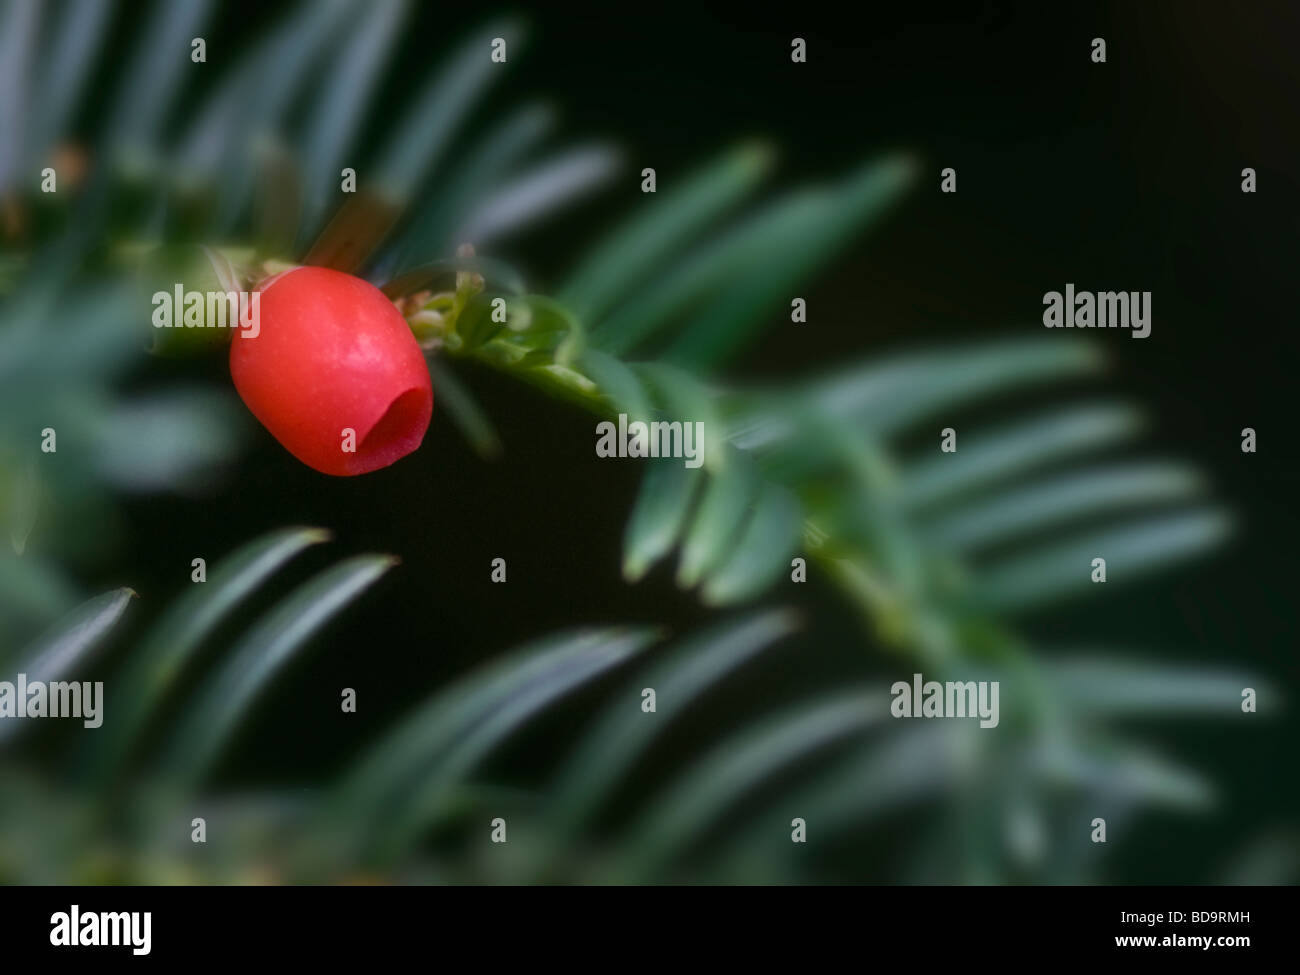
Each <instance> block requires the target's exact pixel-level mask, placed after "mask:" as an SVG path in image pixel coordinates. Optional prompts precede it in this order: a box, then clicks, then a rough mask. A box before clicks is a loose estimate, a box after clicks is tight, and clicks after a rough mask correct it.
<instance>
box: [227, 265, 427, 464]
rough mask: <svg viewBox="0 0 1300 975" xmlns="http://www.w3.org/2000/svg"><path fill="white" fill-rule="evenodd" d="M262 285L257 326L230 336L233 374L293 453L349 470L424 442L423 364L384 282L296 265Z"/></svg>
mask: <svg viewBox="0 0 1300 975" xmlns="http://www.w3.org/2000/svg"><path fill="white" fill-rule="evenodd" d="M259 290H260V292H261V295H260V297H259V299H258V302H259V309H258V315H259V319H258V320H259V327H258V328H257V329H256V330H253V329H249V330H248V332H247V334H245V333H243V332H242V331H241V332H240V333H238V334H236V335H235V336H234V338H233V341H232V342H231V347H230V375H231V378H233V379H234V381H235V389H237V390H238V391H239V395H240V397H241V398H242V399H243V401H244V403H245V404H246V405H247V406H248V408H249V409H250V410H251V411H252V412H253V415H254V416H255V417H257V418H258V420H260V421H261V423H262V425H263V426H265V427H266V429H267V430H269V431H270V433H271V435H272V436H273V437H275V439H276V440H278V441H280V443H281V444H283V445H284V447H285V448H286V449H287V450H288V451H289V453H291V454H293V455H294V456H295V457H297V458H298V459H299V460H300V461H302V462H303V463H304V464H306V465H307V466H308V467H312V468H314V469H315V470H318V471H321V472H322V473H324V474H335V475H339V476H347V475H352V474H365V473H366V472H368V471H373V470H377V469H378V468H380V467H387V466H388V465H389V464H391V463H393V462H394V461H396V460H399V459H401V458H402V457H405V456H406V455H407V454H409V453H411V452H412V451H413V450H415V449H416V448H417V447H419V446H420V442H421V441H422V440H423V439H424V433H425V431H426V430H428V429H429V419H430V417H431V416H432V415H433V387H432V385H431V384H430V382H429V369H428V366H427V365H426V363H425V361H424V354H423V353H422V352H421V351H420V347H419V345H418V344H417V343H416V341H415V337H414V336H413V335H412V334H411V330H410V328H409V327H408V326H407V324H406V320H405V319H404V318H403V317H402V315H401V313H400V312H399V311H398V310H397V308H396V307H394V305H393V303H392V302H391V301H389V300H388V298H386V297H385V296H384V294H383V292H381V291H380V290H379V289H378V288H376V287H375V286H374V285H372V284H369V283H367V282H365V281H362V280H361V279H360V278H355V277H353V276H352V275H350V274H344V273H342V272H341V271H332V270H329V269H328V268H321V267H297V268H293V269H292V270H289V271H285V272H283V273H281V274H277V275H276V276H275V277H272V278H270V279H268V280H267V281H266V282H265V283H264V284H263V285H262V286H261V288H260V289H259ZM254 331H256V334H253V333H254Z"/></svg>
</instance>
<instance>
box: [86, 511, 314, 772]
mask: <svg viewBox="0 0 1300 975" xmlns="http://www.w3.org/2000/svg"><path fill="white" fill-rule="evenodd" d="M328 538H329V533H328V532H326V531H323V530H321V529H319V528H289V529H284V530H282V531H277V532H272V533H271V534H269V535H265V536H263V537H261V538H258V539H256V540H255V541H252V542H249V543H248V544H246V545H244V546H242V547H241V548H239V549H237V550H236V551H234V552H232V553H231V554H230V555H228V556H227V557H226V558H224V559H222V560H221V561H220V562H219V563H217V564H216V565H214V566H213V567H212V571H211V572H210V573H209V574H208V576H207V581H206V582H203V583H194V584H192V588H190V589H189V590H188V591H187V592H186V593H185V594H184V595H183V596H181V597H180V598H179V599H176V600H175V601H174V602H172V604H171V605H170V606H169V607H168V609H167V611H166V612H165V613H164V614H163V616H162V617H161V618H160V619H159V620H158V622H157V623H155V624H154V626H153V628H152V629H151V630H150V631H149V633H148V634H146V636H145V639H144V640H143V642H142V643H141V644H140V645H139V647H138V648H137V649H136V650H135V651H134V652H133V653H132V654H131V655H130V657H129V658H128V660H127V662H126V666H125V669H124V670H123V672H122V674H121V676H120V677H118V678H117V679H116V680H114V681H113V683H112V684H111V685H110V691H109V704H110V706H111V707H112V709H113V715H114V718H113V721H112V722H111V723H110V724H109V725H108V726H107V727H105V728H104V729H103V731H102V732H101V733H100V734H99V735H97V736H95V738H94V739H93V740H90V741H89V742H88V744H87V746H86V749H85V752H84V754H83V760H82V763H81V765H82V771H83V773H84V774H88V775H91V776H93V777H94V779H95V781H97V782H108V781H111V780H112V778H113V776H114V775H115V774H116V773H117V772H118V771H119V770H120V769H121V765H122V762H123V760H124V759H125V758H126V756H127V753H128V752H129V750H130V749H131V746H132V745H133V744H134V743H135V742H136V741H138V740H139V737H140V734H141V732H142V731H143V729H144V727H145V725H146V723H147V722H148V719H149V718H150V716H151V715H153V714H155V713H156V712H157V710H158V709H159V708H160V707H161V705H162V704H163V702H164V700H165V699H166V698H167V696H168V694H169V693H170V692H172V690H173V689H174V688H175V686H176V681H177V679H178V678H179V677H180V675H181V673H182V671H183V670H184V667H185V665H186V664H187V663H188V662H189V661H190V660H191V659H192V658H193V657H194V656H195V654H196V653H197V651H198V650H199V648H200V646H201V645H202V643H203V641H204V640H206V639H207V638H208V637H209V636H210V635H211V634H212V632H213V631H214V630H215V629H216V628H217V627H218V626H220V625H221V624H222V623H223V622H225V621H226V620H227V619H228V618H229V617H230V615H231V614H232V613H233V612H234V610H235V608H236V607H238V606H239V604H240V603H242V602H243V601H244V600H246V599H248V598H249V597H250V596H252V595H254V594H256V593H257V592H258V591H259V590H260V589H261V588H262V586H263V585H264V584H265V583H266V581H267V580H268V579H270V578H271V576H273V575H274V574H275V573H276V572H278V571H279V570H280V568H281V567H282V566H284V565H285V564H286V563H287V562H288V561H289V560H290V559H292V558H294V557H295V556H296V555H298V554H299V553H300V552H302V551H303V550H304V549H306V548H308V547H310V546H312V545H319V544H320V543H322V542H324V541H326V540H327V539H328Z"/></svg>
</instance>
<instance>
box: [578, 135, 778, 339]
mask: <svg viewBox="0 0 1300 975" xmlns="http://www.w3.org/2000/svg"><path fill="white" fill-rule="evenodd" d="M771 159H772V152H771V150H770V149H769V148H768V147H767V146H765V145H762V144H755V143H747V144H745V145H741V146H739V147H737V148H735V149H732V150H729V151H728V152H726V153H724V154H723V155H722V156H720V157H718V158H716V159H714V160H712V161H710V162H709V163H707V164H706V165H705V166H703V167H701V168H700V169H698V170H696V171H695V172H694V173H692V174H691V175H690V176H689V177H688V178H687V179H686V180H685V181H684V182H683V183H681V184H680V185H678V186H675V187H674V188H673V189H671V190H670V191H668V192H666V193H664V194H662V195H659V194H656V195H654V196H651V197H648V198H647V200H646V201H645V203H643V204H642V206H641V208H640V210H639V212H638V213H637V214H636V215H635V216H634V217H632V218H630V219H628V220H626V221H624V222H623V223H622V224H620V225H619V227H618V228H617V229H616V230H615V231H614V232H613V233H612V234H610V235H609V236H607V237H605V238H602V239H601V240H600V241H598V242H597V243H596V245H595V246H594V247H592V248H591V250H590V251H589V252H588V253H587V255H586V257H584V258H583V259H582V260H581V261H579V263H578V267H577V270H575V271H574V272H573V273H572V274H571V275H570V276H569V278H568V280H567V281H566V282H565V283H564V284H563V285H561V287H560V289H559V291H558V292H557V295H556V297H557V298H558V300H559V301H561V302H563V303H564V304H567V305H568V306H569V307H570V308H572V309H573V310H574V313H575V314H577V315H578V316H579V317H580V318H582V319H584V320H586V321H589V322H596V321H599V320H600V319H601V317H602V316H604V314H605V313H606V312H607V311H608V310H609V308H610V306H612V305H613V304H615V303H616V302H617V301H618V299H619V297H620V296H622V295H624V294H626V292H627V289H628V288H629V287H632V286H634V285H636V284H639V283H640V282H641V281H642V280H644V279H645V278H646V277H647V276H648V275H649V273H650V272H651V271H652V269H653V267H654V265H656V264H658V263H659V262H660V261H661V260H662V259H663V258H665V257H667V256H669V255H670V254H671V253H672V252H673V251H674V250H675V249H677V248H679V247H680V246H681V245H682V244H684V243H685V242H686V241H687V240H688V239H689V238H690V237H691V236H692V235H693V234H695V233H697V232H698V231H700V230H702V229H704V228H706V227H707V226H708V225H709V223H710V222H711V221H713V220H715V219H716V218H717V217H719V216H721V215H722V214H723V213H725V212H726V211H727V210H728V209H729V208H730V207H731V206H732V205H733V204H734V203H736V202H737V201H738V200H740V199H742V198H743V197H745V196H747V195H748V194H749V193H750V191H751V190H752V189H753V188H754V186H755V185H757V183H758V181H759V179H760V178H761V177H762V176H763V174H764V173H765V172H766V171H767V169H768V168H769V166H770V164H771Z"/></svg>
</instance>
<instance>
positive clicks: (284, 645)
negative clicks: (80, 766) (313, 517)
mask: <svg viewBox="0 0 1300 975" xmlns="http://www.w3.org/2000/svg"><path fill="white" fill-rule="evenodd" d="M394 564H395V560H394V559H393V558H392V557H391V556H387V555H361V556H355V557H353V558H350V559H346V560H345V561H343V562H340V563H339V564H338V565H336V566H334V567H333V568H330V569H327V570H325V571H324V572H321V573H320V574H319V575H317V576H315V577H313V578H312V579H311V580H309V581H308V582H306V583H304V584H303V585H302V586H300V587H299V588H298V589H296V590H294V592H293V593H292V594H291V595H290V596H288V597H287V598H286V599H285V600H284V601H283V602H281V603H280V604H279V605H278V606H277V607H276V608H275V609H274V610H272V611H271V612H269V613H268V614H267V615H266V616H264V617H263V618H262V620H261V621H260V622H259V623H258V624H257V625H256V626H255V627H254V628H253V629H252V630H251V631H250V632H249V633H248V635H247V636H245V637H244V638H243V639H242V640H241V641H240V642H239V643H238V645H237V646H236V647H235V648H234V649H233V650H231V652H230V653H229V654H228V655H227V656H226V657H225V662H224V664H223V666H222V667H221V670H220V672H219V673H218V674H217V675H215V676H214V677H211V678H209V679H208V680H206V681H205V682H204V683H203V685H202V686H201V687H200V688H199V690H198V692H197V694H196V696H195V698H194V700H193V703H192V704H191V705H190V706H189V707H188V708H186V711H185V717H184V718H182V719H181V723H180V726H179V727H178V728H176V730H175V731H174V733H173V734H172V735H171V740H170V744H169V747H168V748H167V750H166V753H165V754H164V756H163V758H162V761H161V766H160V775H161V778H162V780H163V781H165V782H170V783H172V784H173V785H174V786H178V787H180V788H186V787H190V786H192V785H193V784H195V783H197V782H199V781H200V780H201V779H202V778H203V777H204V775H205V774H206V773H207V772H208V770H209V768H210V767H211V765H212V763H213V762H214V761H215V760H216V759H217V757H218V756H219V754H220V752H221V749H222V747H223V746H224V745H225V744H226V742H227V741H228V740H229V738H230V737H231V735H232V734H233V733H234V731H235V728H236V726H237V724H238V722H239V720H240V718H242V717H243V716H244V715H245V714H246V713H247V711H248V709H249V707H250V705H251V704H252V703H253V700H254V699H255V698H256V696H257V695H258V693H259V692H260V691H261V690H262V689H263V688H264V687H265V685H266V684H267V682H268V681H269V680H270V679H271V678H272V677H273V676H274V675H275V672H276V671H277V670H279V669H280V668H281V667H282V666H283V665H284V664H285V663H286V662H287V661H288V660H289V658H290V657H291V656H292V654H293V653H294V651H296V650H297V649H298V648H299V647H300V646H302V644H303V643H305V642H306V641H307V640H308V639H309V638H310V637H311V636H312V635H313V634H314V633H315V632H316V631H317V630H318V629H320V627H322V626H323V625H324V624H325V623H326V622H328V621H329V619H330V618H331V617H333V616H334V615H335V614H336V613H338V612H339V611H340V610H342V609H343V608H344V607H346V606H347V605H348V604H349V603H351V602H352V600H354V599H355V598H356V597H357V596H358V595H360V594H361V592H362V591H364V590H365V589H366V588H368V587H369V586H370V585H372V584H373V583H374V582H375V581H376V580H377V579H378V578H379V577H380V576H382V575H383V574H384V573H385V572H387V571H388V570H389V569H390V568H392V566H393V565H394Z"/></svg>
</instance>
